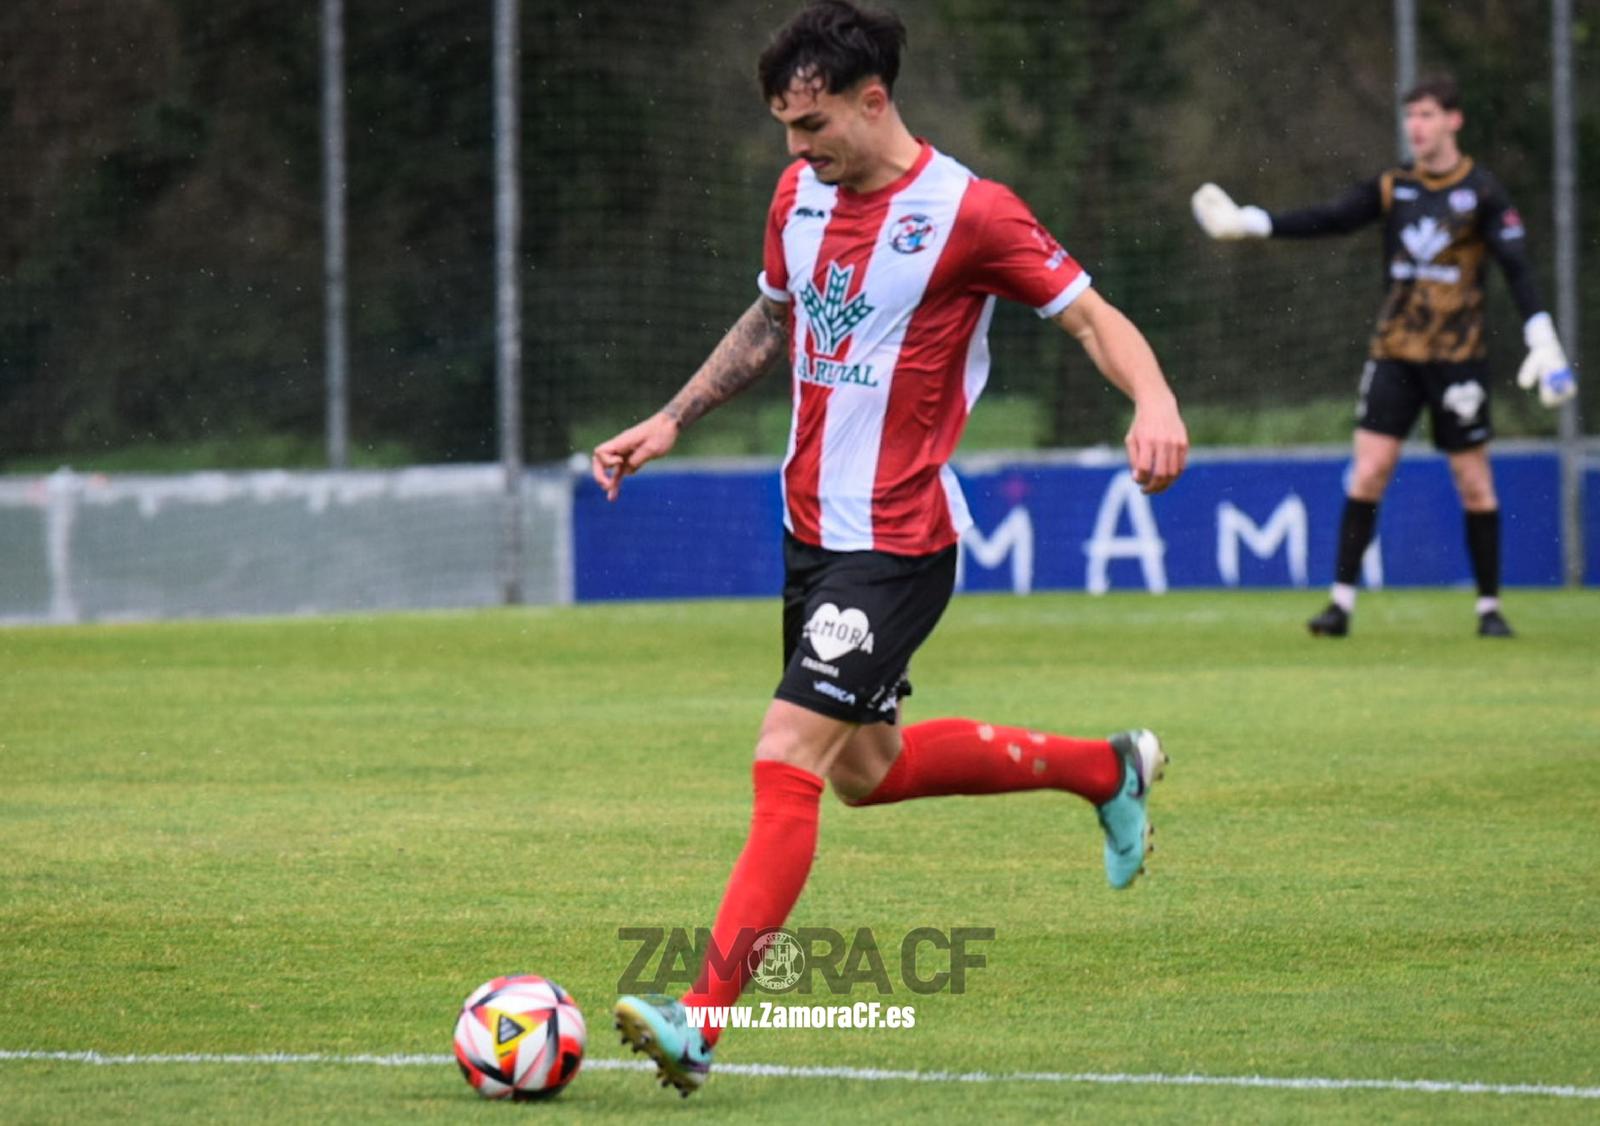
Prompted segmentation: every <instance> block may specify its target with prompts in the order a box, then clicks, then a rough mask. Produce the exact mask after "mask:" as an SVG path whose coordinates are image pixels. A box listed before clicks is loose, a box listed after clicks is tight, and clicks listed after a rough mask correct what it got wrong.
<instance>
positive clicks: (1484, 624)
mask: <svg viewBox="0 0 1600 1126" xmlns="http://www.w3.org/2000/svg"><path fill="white" fill-rule="evenodd" d="M1478 636H1479V637H1515V636H1516V634H1515V633H1513V632H1512V630H1511V623H1510V622H1508V621H1506V620H1505V618H1504V617H1502V616H1501V614H1500V611H1498V610H1486V611H1484V612H1483V613H1482V614H1479V615H1478Z"/></svg>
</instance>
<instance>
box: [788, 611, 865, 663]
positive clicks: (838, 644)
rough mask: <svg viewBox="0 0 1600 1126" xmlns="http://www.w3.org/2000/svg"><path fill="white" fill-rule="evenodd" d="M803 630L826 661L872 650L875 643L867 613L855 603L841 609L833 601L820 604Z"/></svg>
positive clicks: (813, 647) (818, 654)
mask: <svg viewBox="0 0 1600 1126" xmlns="http://www.w3.org/2000/svg"><path fill="white" fill-rule="evenodd" d="M802 632H803V633H804V635H805V639H806V640H807V641H809V642H810V643H811V651H812V652H813V653H815V654H816V655H817V656H818V657H821V658H822V659H823V660H824V661H836V660H838V659H839V658H840V657H842V656H844V655H845V654H846V653H853V652H855V651H856V650H857V649H859V650H861V651H862V652H863V653H870V652H872V647H873V645H874V644H875V641H874V639H873V636H872V623H871V622H869V621H867V616H866V615H865V614H863V613H862V612H861V611H860V610H857V609H856V608H855V607H853V606H852V607H851V608H850V609H848V610H841V609H839V607H838V606H837V605H835V604H834V603H832V602H824V603H823V604H822V605H821V606H818V607H817V608H816V610H814V611H813V612H812V614H811V620H810V621H809V622H807V623H806V625H805V629H804V630H803V631H802Z"/></svg>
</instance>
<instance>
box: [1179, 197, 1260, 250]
mask: <svg viewBox="0 0 1600 1126" xmlns="http://www.w3.org/2000/svg"><path fill="white" fill-rule="evenodd" d="M1189 207H1190V209H1191V210H1192V211H1193V212H1194V219H1195V222H1197V223H1199V224H1200V226H1201V227H1202V228H1203V229H1204V230H1205V232H1206V234H1208V235H1210V236H1211V237H1212V238H1218V239H1239V238H1266V237H1267V236H1268V235H1270V234H1272V216H1270V215H1268V214H1267V213H1266V212H1265V211H1263V210H1261V208H1259V207H1240V206H1239V205H1238V204H1237V203H1234V202H1233V200H1232V199H1231V198H1230V197H1229V195H1228V193H1227V192H1225V191H1223V190H1222V189H1221V188H1219V187H1217V185H1215V184H1201V185H1200V187H1199V189H1198V190H1197V191H1196V192H1195V193H1194V195H1192V196H1190V197H1189Z"/></svg>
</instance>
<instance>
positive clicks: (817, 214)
mask: <svg viewBox="0 0 1600 1126" xmlns="http://www.w3.org/2000/svg"><path fill="white" fill-rule="evenodd" d="M794 217H795V218H796V219H826V218H827V217H828V213H827V212H826V211H819V210H817V209H816V208H815V207H797V208H795V209H794Z"/></svg>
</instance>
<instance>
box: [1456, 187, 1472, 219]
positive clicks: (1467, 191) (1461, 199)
mask: <svg viewBox="0 0 1600 1126" xmlns="http://www.w3.org/2000/svg"><path fill="white" fill-rule="evenodd" d="M1477 206H1478V193H1477V192H1475V191H1473V190H1472V189H1471V188H1457V189H1456V190H1455V191H1453V192H1451V193H1450V210H1452V211H1454V212H1456V213H1458V214H1461V215H1465V214H1466V213H1467V212H1469V211H1472V210H1474V209H1475V208H1476V207H1477Z"/></svg>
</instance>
